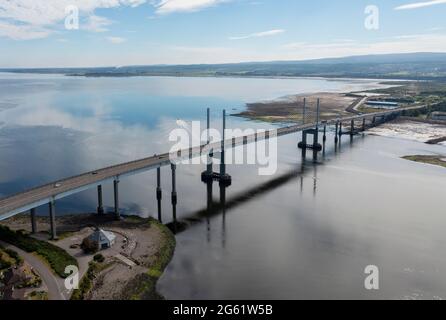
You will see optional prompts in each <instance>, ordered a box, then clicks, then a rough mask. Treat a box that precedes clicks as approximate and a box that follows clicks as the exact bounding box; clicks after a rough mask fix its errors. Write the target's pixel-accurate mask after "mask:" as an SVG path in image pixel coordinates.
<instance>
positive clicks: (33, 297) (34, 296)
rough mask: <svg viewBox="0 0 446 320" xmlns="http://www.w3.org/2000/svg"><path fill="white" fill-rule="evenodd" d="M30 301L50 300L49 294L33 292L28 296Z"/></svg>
mask: <svg viewBox="0 0 446 320" xmlns="http://www.w3.org/2000/svg"><path fill="white" fill-rule="evenodd" d="M28 299H29V300H48V292H45V291H33V292H31V293H30V294H29V295H28Z"/></svg>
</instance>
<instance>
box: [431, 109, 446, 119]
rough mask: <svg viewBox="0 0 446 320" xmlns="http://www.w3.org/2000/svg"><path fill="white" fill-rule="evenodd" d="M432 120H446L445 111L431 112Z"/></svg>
mask: <svg viewBox="0 0 446 320" xmlns="http://www.w3.org/2000/svg"><path fill="white" fill-rule="evenodd" d="M431 119H432V120H440V121H446V112H438V111H436V112H432V114H431Z"/></svg>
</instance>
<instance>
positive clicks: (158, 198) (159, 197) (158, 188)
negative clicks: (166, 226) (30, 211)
mask: <svg viewBox="0 0 446 320" xmlns="http://www.w3.org/2000/svg"><path fill="white" fill-rule="evenodd" d="M162 199H163V191H162V189H161V168H158V169H156V201H157V204H158V221H159V222H163V218H162V212H161V200H162Z"/></svg>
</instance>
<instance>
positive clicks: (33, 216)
mask: <svg viewBox="0 0 446 320" xmlns="http://www.w3.org/2000/svg"><path fill="white" fill-rule="evenodd" d="M30 216H31V233H32V234H35V233H37V224H36V209H34V208H33V209H31V211H30Z"/></svg>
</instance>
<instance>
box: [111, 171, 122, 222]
mask: <svg viewBox="0 0 446 320" xmlns="http://www.w3.org/2000/svg"><path fill="white" fill-rule="evenodd" d="M113 190H114V197H115V218H116V220H120V219H121V213H120V212H119V179H116V180H114V181H113Z"/></svg>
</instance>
